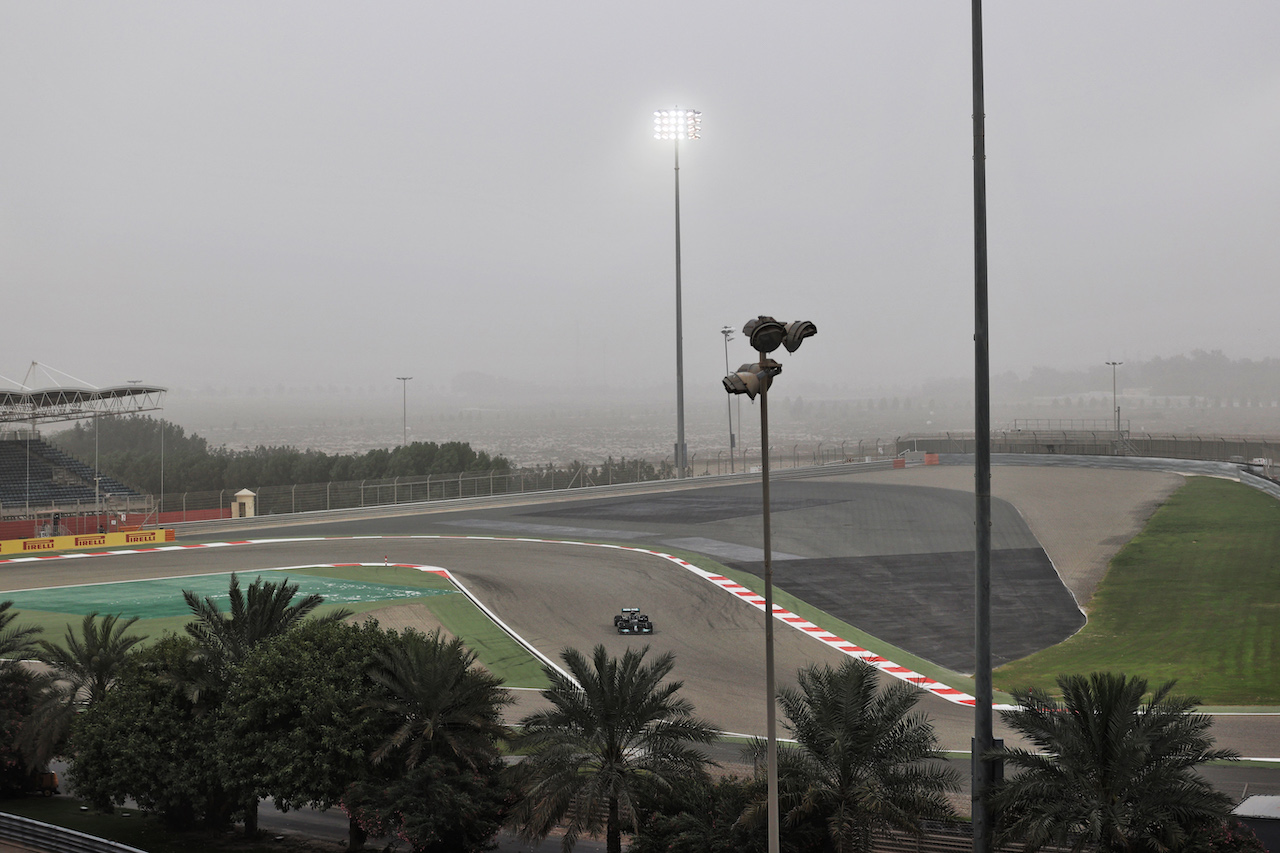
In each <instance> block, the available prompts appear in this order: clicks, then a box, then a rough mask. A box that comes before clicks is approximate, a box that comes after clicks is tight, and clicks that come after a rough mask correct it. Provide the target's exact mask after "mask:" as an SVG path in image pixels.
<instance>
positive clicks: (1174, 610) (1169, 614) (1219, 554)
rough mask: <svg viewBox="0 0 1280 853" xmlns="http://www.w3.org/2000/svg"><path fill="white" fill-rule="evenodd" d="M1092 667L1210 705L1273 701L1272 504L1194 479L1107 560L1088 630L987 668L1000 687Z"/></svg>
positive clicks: (1276, 529) (1279, 690) (1276, 647)
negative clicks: (1168, 686) (1172, 685)
mask: <svg viewBox="0 0 1280 853" xmlns="http://www.w3.org/2000/svg"><path fill="white" fill-rule="evenodd" d="M1098 670H1111V671H1116V672H1125V673H1127V674H1129V675H1136V676H1141V677H1143V678H1146V679H1147V680H1148V681H1149V682H1150V683H1151V685H1152V686H1153V687H1154V686H1156V685H1158V684H1163V683H1164V682H1166V681H1171V680H1174V679H1176V680H1177V682H1178V686H1177V692H1179V693H1183V694H1190V695H1193V696H1196V697H1198V698H1199V699H1200V700H1201V701H1203V702H1204V703H1206V704H1209V705H1224V706H1239V705H1252V706H1274V705H1280V501H1276V500H1275V499H1274V498H1272V497H1269V496H1268V495H1266V494H1264V493H1262V492H1259V491H1257V490H1256V489H1251V488H1249V487H1248V486H1244V485H1241V484H1239V483H1235V482H1232V481H1229V480H1222V479H1217V478H1209V477H1193V478H1190V479H1189V480H1188V481H1187V483H1186V485H1185V486H1183V487H1182V488H1181V489H1180V490H1178V491H1177V492H1176V493H1175V494H1174V495H1173V496H1172V497H1171V498H1170V499H1169V500H1168V501H1167V502H1166V503H1165V504H1164V506H1162V507H1161V508H1160V509H1159V510H1157V511H1156V513H1155V515H1153V516H1152V517H1151V520H1150V521H1149V522H1148V523H1147V526H1146V528H1145V529H1144V530H1143V531H1142V532H1141V533H1139V534H1138V535H1137V536H1135V537H1134V538H1133V539H1132V540H1131V541H1130V542H1129V544H1127V545H1126V546H1125V547H1124V548H1123V549H1121V551H1120V553H1119V554H1117V555H1116V557H1115V559H1114V560H1112V562H1111V567H1110V570H1109V571H1108V572H1107V575H1106V577H1105V578H1104V579H1103V581H1102V583H1101V584H1099V586H1098V590H1097V592H1096V593H1095V595H1094V598H1093V602H1092V606H1091V610H1090V613H1089V622H1088V624H1087V625H1086V626H1085V627H1084V629H1083V630H1081V631H1080V632H1079V633H1078V634H1076V635H1075V636H1074V637H1071V638H1070V639H1068V640H1066V641H1065V642H1063V643H1060V644H1059V645H1057V646H1054V647H1052V648H1049V649H1045V650H1044V651H1041V652H1038V653H1036V654H1034V655H1031V656H1029V657H1026V658H1023V659H1022V660H1019V661H1014V662H1013V663H1009V664H1006V665H1005V666H1003V667H1000V668H999V669H998V670H996V672H995V676H994V678H995V683H996V684H997V685H998V686H999V687H1001V688H1002V689H1006V690H1008V689H1011V688H1014V687H1022V686H1029V685H1034V686H1038V687H1044V688H1052V687H1054V680H1055V678H1056V677H1057V675H1058V674H1059V673H1087V672H1093V671H1098Z"/></svg>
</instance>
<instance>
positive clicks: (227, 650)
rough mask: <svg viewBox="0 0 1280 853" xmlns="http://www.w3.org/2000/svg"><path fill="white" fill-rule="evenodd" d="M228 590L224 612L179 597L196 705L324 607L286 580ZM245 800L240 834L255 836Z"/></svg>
mask: <svg viewBox="0 0 1280 853" xmlns="http://www.w3.org/2000/svg"><path fill="white" fill-rule="evenodd" d="M229 591H230V597H231V605H230V610H229V611H228V612H226V613H223V612H222V610H221V608H219V607H218V603H217V602H216V601H214V600H213V599H212V598H211V597H209V596H206V597H205V598H203V599H201V598H199V597H198V596H197V595H196V594H195V593H193V592H191V591H190V590H183V591H182V597H183V599H184V600H185V601H186V602H187V607H188V608H190V610H191V613H192V615H193V616H194V617H195V621H193V622H189V623H188V624H187V626H186V629H187V633H188V634H189V635H190V636H191V638H192V639H194V640H195V642H196V646H197V648H196V650H195V652H194V653H193V660H194V661H196V662H197V663H199V664H201V667H200V669H199V670H197V673H196V677H195V678H193V679H191V680H189V681H188V682H187V689H188V691H189V695H190V697H191V699H192V701H194V702H195V703H196V704H197V705H201V704H205V705H207V704H209V703H210V700H211V698H212V700H213V701H218V700H220V699H221V697H222V696H224V695H225V694H226V692H227V690H228V689H229V688H230V686H231V683H232V681H233V679H234V675H235V670H236V668H237V667H239V666H241V665H242V664H243V663H244V662H245V661H246V660H247V659H248V657H249V654H250V652H251V651H252V650H253V649H254V648H255V647H256V646H257V645H258V644H259V643H262V642H264V641H267V640H270V639H272V638H273V637H279V636H281V635H283V634H286V633H288V632H289V631H290V630H292V629H293V628H295V627H296V626H297V625H299V624H300V623H301V622H302V620H303V619H305V618H306V617H307V616H309V615H310V614H311V612H312V611H314V610H315V609H316V608H317V607H319V606H320V605H321V604H323V603H324V597H323V596H321V595H316V594H312V595H308V596H305V597H303V598H302V599H301V600H300V601H297V602H295V601H294V600H293V599H294V597H295V596H296V595H297V593H298V585H297V584H291V583H289V582H288V580H287V579H286V580H283V581H280V582H279V583H275V582H273V581H264V580H263V579H262V578H261V577H258V578H256V579H255V580H254V582H253V583H251V584H250V585H249V588H248V590H247V591H244V590H242V589H241V588H240V578H239V577H238V576H237V575H236V574H235V573H232V575H231V584H230V588H229ZM350 615H351V611H350V610H347V609H345V608H341V609H338V610H334V611H332V612H330V613H328V614H326V615H324V616H322V617H318V618H317V621H319V622H340V621H342V620H343V619H346V618H347V617H348V616H350ZM247 796H248V797H249V799H248V800H247V801H246V803H245V806H244V831H245V834H246V835H256V834H257V832H258V797H257V795H256V794H249V795H247Z"/></svg>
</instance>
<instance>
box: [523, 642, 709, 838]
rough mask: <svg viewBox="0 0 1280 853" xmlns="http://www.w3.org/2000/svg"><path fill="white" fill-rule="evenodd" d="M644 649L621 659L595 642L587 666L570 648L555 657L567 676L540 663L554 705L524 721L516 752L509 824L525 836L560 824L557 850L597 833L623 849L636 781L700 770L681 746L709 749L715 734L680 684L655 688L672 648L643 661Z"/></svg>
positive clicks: (694, 754)
mask: <svg viewBox="0 0 1280 853" xmlns="http://www.w3.org/2000/svg"><path fill="white" fill-rule="evenodd" d="M648 651H649V647H648V646H645V647H644V648H643V649H641V650H639V651H636V650H635V649H628V650H627V651H626V653H625V654H623V656H622V658H621V659H618V658H611V657H610V656H609V653H608V652H607V651H606V650H605V648H604V646H596V647H595V649H594V651H593V652H592V655H591V661H590V662H588V661H587V659H586V658H585V657H584V656H583V654H582V653H581V652H579V651H577V650H576V649H566V650H565V651H564V652H563V653H562V654H561V656H560V657H561V660H563V661H564V663H565V666H566V668H567V669H568V672H569V675H565V674H564V673H562V672H561V671H560V670H558V669H555V668H553V667H551V666H545V667H543V671H544V672H545V673H546V675H547V678H548V679H549V680H550V681H551V686H550V687H549V688H547V689H546V690H544V691H543V696H545V697H546V698H547V699H548V700H549V701H550V702H551V705H552V707H551V708H550V709H548V710H546V711H539V712H536V713H533V714H530V715H529V716H527V717H525V718H524V720H523V721H522V722H521V725H522V726H523V733H522V734H521V736H520V737H519V738H518V739H517V746H519V747H522V748H524V749H525V750H527V757H526V758H525V760H524V761H523V762H522V764H521V765H520V771H521V776H522V782H523V784H524V796H523V799H522V800H521V802H520V803H518V804H517V806H516V813H515V823H516V824H517V826H518V827H519V829H520V834H521V836H522V837H523V838H525V839H526V840H539V841H540V840H541V839H543V838H546V836H547V834H548V833H549V832H550V831H551V830H552V829H553V828H554V827H555V826H556V825H557V824H558V823H560V822H561V821H562V820H565V819H567V828H566V831H565V834H564V842H563V845H562V847H563V849H564V850H565V851H566V853H567V851H570V850H572V849H573V845H574V843H575V842H576V841H577V839H578V836H579V835H580V834H581V833H582V832H584V831H585V832H597V831H599V830H600V829H601V823H602V816H603V823H604V829H605V837H606V849H607V850H608V851H609V853H620V851H621V850H622V828H623V826H624V824H625V825H626V826H628V827H629V828H631V829H633V830H634V829H635V811H636V797H637V794H638V793H639V787H640V786H641V785H642V784H657V785H662V786H669V785H670V784H671V782H672V781H674V780H676V779H679V778H681V777H683V776H687V775H690V774H693V775H698V774H701V773H703V772H705V766H706V763H707V758H706V756H704V755H703V754H702V753H701V752H699V751H697V750H695V749H691V748H690V747H689V746H688V744H689V743H709V742H711V741H713V740H715V738H716V731H715V729H713V728H712V727H711V726H710V725H709V724H708V723H706V722H705V721H703V720H701V719H699V718H698V717H695V716H694V714H693V705H692V704H691V703H690V702H688V701H687V700H685V699H682V698H679V697H678V696H676V694H677V693H678V692H679V691H680V688H681V687H683V686H684V682H682V681H668V682H665V683H664V682H663V679H664V678H666V677H667V675H668V674H670V672H671V669H672V667H673V666H674V665H675V656H674V655H673V654H671V653H670V652H668V653H666V654H663V655H660V656H659V657H657V658H655V659H654V660H653V662H652V663H649V664H646V663H644V658H645V655H646V654H647V653H648Z"/></svg>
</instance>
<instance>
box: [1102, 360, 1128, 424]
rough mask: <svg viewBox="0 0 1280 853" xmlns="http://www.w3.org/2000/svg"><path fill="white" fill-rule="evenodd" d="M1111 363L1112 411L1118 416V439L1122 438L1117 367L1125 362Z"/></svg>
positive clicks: (1109, 362)
mask: <svg viewBox="0 0 1280 853" xmlns="http://www.w3.org/2000/svg"><path fill="white" fill-rule="evenodd" d="M1106 363H1107V364H1109V365H1111V411H1112V412H1113V413H1114V414H1115V418H1116V439H1117V440H1118V439H1119V438H1120V404H1119V402H1118V400H1117V399H1116V368H1117V367H1119V366H1120V365H1122V364H1124V362H1123V361H1108V362H1106Z"/></svg>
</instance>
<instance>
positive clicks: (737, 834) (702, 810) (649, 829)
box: [627, 776, 824, 853]
mask: <svg viewBox="0 0 1280 853" xmlns="http://www.w3.org/2000/svg"><path fill="white" fill-rule="evenodd" d="M764 792H765V783H764V780H763V779H741V778H737V777H729V778H725V779H717V780H714V781H713V780H711V779H705V778H700V777H697V776H693V777H687V778H680V779H676V780H674V781H673V782H672V783H671V786H670V787H667V788H663V787H660V786H646V787H645V788H643V789H642V790H641V793H640V796H639V798H638V804H637V809H636V817H637V820H636V824H637V828H636V832H635V835H634V837H633V838H632V840H631V844H630V846H628V847H627V851H628V853H764V850H765V849H766V848H767V846H768V839H767V838H766V835H765V832H764V827H763V826H748V825H747V824H746V823H745V822H743V821H740V820H739V819H738V818H740V817H741V816H742V813H743V812H744V811H745V810H746V809H747V807H748V806H749V805H750V804H751V803H752V802H753V801H755V800H756V799H758V798H760V797H762V796H764ZM819 830H821V827H819ZM814 834H815V833H812V832H811V833H810V835H814ZM817 838H818V840H819V841H821V840H823V838H824V836H823V834H822V833H821V832H819V833H817ZM796 840H797V839H796V837H795V833H793V832H788V834H787V841H788V842H789V843H788V846H789V847H795V846H796V845H795V842H796ZM802 846H803V845H802Z"/></svg>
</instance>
